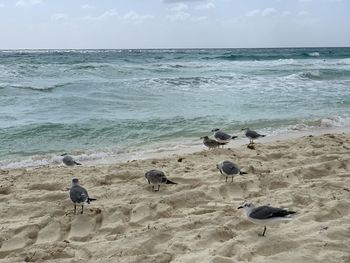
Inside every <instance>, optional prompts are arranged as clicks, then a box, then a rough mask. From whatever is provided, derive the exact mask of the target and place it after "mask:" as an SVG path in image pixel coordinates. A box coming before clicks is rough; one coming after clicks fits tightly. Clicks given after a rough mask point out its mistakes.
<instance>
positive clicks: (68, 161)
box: [61, 153, 81, 166]
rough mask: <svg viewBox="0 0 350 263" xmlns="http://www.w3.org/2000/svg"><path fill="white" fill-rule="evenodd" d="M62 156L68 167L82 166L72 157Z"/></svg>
mask: <svg viewBox="0 0 350 263" xmlns="http://www.w3.org/2000/svg"><path fill="white" fill-rule="evenodd" d="M61 156H64V157H63V159H62V162H63V163H64V164H65V165H67V166H74V165H81V163H78V162H76V161H75V160H74V158H73V157H72V156H69V155H67V154H66V153H64V154H62V155H61Z"/></svg>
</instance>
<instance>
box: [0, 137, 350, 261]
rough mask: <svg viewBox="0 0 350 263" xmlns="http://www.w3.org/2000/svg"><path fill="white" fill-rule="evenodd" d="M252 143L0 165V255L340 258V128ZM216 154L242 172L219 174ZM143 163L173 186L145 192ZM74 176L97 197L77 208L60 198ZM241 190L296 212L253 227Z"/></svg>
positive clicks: (343, 201) (345, 252)
mask: <svg viewBox="0 0 350 263" xmlns="http://www.w3.org/2000/svg"><path fill="white" fill-rule="evenodd" d="M255 146H256V149H255V150H251V149H248V148H247V147H246V146H241V147H239V148H233V149H224V150H221V149H220V150H213V151H208V150H203V151H201V152H198V153H194V154H189V155H183V156H172V157H169V158H163V159H152V160H143V161H135V162H129V163H124V164H113V165H108V166H107V165H105V166H93V167H91V166H90V167H87V166H85V167H84V165H83V166H76V167H72V168H67V167H41V168H36V169H14V170H0V182H1V183H0V211H1V218H0V223H1V225H0V262H24V261H27V262H43V261H47V262H190V263H195V262H215V263H220V262H222V263H226V262H276V263H277V262H278V263H280V262H327V263H330V262H336V263H340V262H344V263H345V262H350V134H324V135H321V136H316V137H302V138H298V139H291V140H286V141H275V142H269V143H266V144H261V143H256V145H255ZM180 157H181V158H183V159H182V161H181V162H180V161H179V158H180ZM224 159H228V160H232V161H234V162H236V163H238V164H239V165H240V166H241V168H242V170H244V171H246V172H248V173H249V174H248V175H245V176H242V177H239V178H235V179H234V181H233V182H232V183H231V181H230V180H229V182H227V183H225V179H224V177H223V176H221V175H220V173H219V172H218V170H217V169H216V163H217V162H218V161H221V160H224ZM152 168H156V169H160V170H163V171H164V172H165V173H166V174H167V176H168V177H169V178H170V179H171V180H173V181H175V182H178V185H162V186H161V187H160V191H159V192H153V191H152V187H151V186H150V185H148V183H147V181H146V179H145V178H144V173H145V172H146V171H147V170H149V169H152ZM73 177H77V178H79V179H80V181H81V184H82V185H83V186H84V187H85V188H87V189H88V191H89V193H90V196H91V197H94V198H97V199H98V200H97V201H95V202H93V203H92V204H90V205H88V206H86V207H85V212H86V213H84V214H83V215H74V214H73V204H72V203H71V201H70V199H69V195H68V193H69V187H70V182H71V179H72V178H73ZM244 200H249V201H252V202H254V203H255V204H258V205H262V204H267V203H269V204H271V205H273V206H281V207H289V208H291V209H293V210H295V211H297V215H296V216H295V219H294V220H293V221H291V222H288V223H281V224H278V225H272V226H268V229H267V232H266V237H259V236H258V233H259V232H261V231H262V229H263V226H260V225H254V224H253V223H251V222H249V221H248V220H247V218H246V216H245V213H244V212H243V211H241V210H237V207H238V206H239V205H240V204H242V202H243V201H244Z"/></svg>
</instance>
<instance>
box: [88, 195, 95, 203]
mask: <svg viewBox="0 0 350 263" xmlns="http://www.w3.org/2000/svg"><path fill="white" fill-rule="evenodd" d="M90 201H96V198H90V197H89V198H88V199H87V201H86V202H87V203H88V204H90Z"/></svg>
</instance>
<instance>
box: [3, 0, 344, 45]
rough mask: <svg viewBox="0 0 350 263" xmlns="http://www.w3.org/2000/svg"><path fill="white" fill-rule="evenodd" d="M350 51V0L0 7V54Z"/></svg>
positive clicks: (7, 0)
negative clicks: (225, 49) (265, 49)
mask: <svg viewBox="0 0 350 263" xmlns="http://www.w3.org/2000/svg"><path fill="white" fill-rule="evenodd" d="M295 46H299V47H304V46H350V0H183V1H180V0H0V49H13V48H215V47H218V48H221V47H295Z"/></svg>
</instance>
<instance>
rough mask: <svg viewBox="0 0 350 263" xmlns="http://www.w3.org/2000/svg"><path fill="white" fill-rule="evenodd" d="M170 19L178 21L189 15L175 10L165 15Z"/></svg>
mask: <svg viewBox="0 0 350 263" xmlns="http://www.w3.org/2000/svg"><path fill="white" fill-rule="evenodd" d="M166 17H167V18H168V19H169V20H170V21H173V22H178V21H185V20H187V19H189V18H190V17H191V15H190V14H189V13H186V12H177V13H175V14H171V15H167V16H166Z"/></svg>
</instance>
